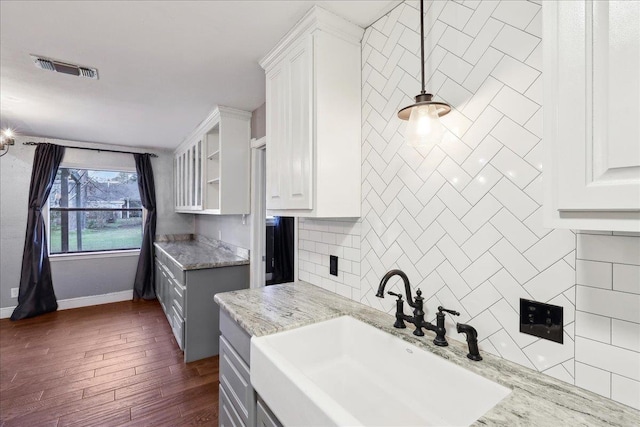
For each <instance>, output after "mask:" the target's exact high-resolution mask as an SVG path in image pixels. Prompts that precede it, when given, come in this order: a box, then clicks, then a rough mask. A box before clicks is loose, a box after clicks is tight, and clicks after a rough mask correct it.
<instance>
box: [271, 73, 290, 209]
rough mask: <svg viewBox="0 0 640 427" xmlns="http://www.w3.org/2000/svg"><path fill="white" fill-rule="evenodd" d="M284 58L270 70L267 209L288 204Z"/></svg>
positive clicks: (280, 207)
mask: <svg viewBox="0 0 640 427" xmlns="http://www.w3.org/2000/svg"><path fill="white" fill-rule="evenodd" d="M285 65H286V62H285V61H282V62H281V63H280V64H278V65H276V66H275V67H274V69H273V70H271V71H270V72H269V73H268V74H267V76H266V77H267V82H266V85H267V88H266V90H267V92H266V96H267V101H268V102H267V123H266V125H267V135H269V143H268V144H269V145H268V148H267V159H266V162H267V165H268V166H267V168H266V179H267V183H266V204H267V209H284V208H286V204H285V203H286V200H285V198H286V190H284V188H283V187H284V184H285V183H286V182H285V181H284V175H285V174H284V171H285V170H286V168H287V166H286V165H287V161H288V159H287V158H285V155H286V151H285V149H284V147H285V145H286V144H287V123H288V112H287V94H288V84H287V68H286V66H285Z"/></svg>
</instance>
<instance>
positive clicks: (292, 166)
mask: <svg viewBox="0 0 640 427" xmlns="http://www.w3.org/2000/svg"><path fill="white" fill-rule="evenodd" d="M312 40H313V36H311V35H308V36H306V37H304V38H303V39H302V40H301V41H300V43H299V44H298V45H297V46H294V47H293V49H292V50H291V52H290V53H289V54H288V55H287V57H286V59H285V61H286V62H287V68H288V69H289V73H288V74H289V75H288V78H289V90H288V95H289V102H288V106H289V122H288V123H287V126H288V129H289V135H288V138H287V143H286V144H285V145H284V149H285V153H284V156H283V158H284V159H287V163H286V168H287V172H286V175H287V179H286V183H287V184H288V185H287V186H286V187H285V188H286V189H287V194H286V198H287V204H286V208H287V209H312V208H313V198H312V191H313V189H312V185H313V180H312V173H313V170H312V168H313V134H312V131H313V123H314V121H313V107H312V101H313V98H312V96H313V92H312V91H313V75H312V61H313V44H312ZM267 151H269V148H267Z"/></svg>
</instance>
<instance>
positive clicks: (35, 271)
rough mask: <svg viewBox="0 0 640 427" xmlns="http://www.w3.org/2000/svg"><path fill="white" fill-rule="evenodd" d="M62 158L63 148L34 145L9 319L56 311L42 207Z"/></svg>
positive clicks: (50, 145)
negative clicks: (18, 269)
mask: <svg viewBox="0 0 640 427" xmlns="http://www.w3.org/2000/svg"><path fill="white" fill-rule="evenodd" d="M63 156H64V147H62V146H60V145H55V144H38V147H37V148H36V153H35V156H34V158H33V171H32V172H31V184H30V185H29V210H28V214H27V232H26V235H25V239H24V251H23V252H22V271H21V273H20V290H19V292H18V306H17V307H16V308H15V310H13V314H11V320H20V319H25V318H27V317H33V316H38V315H40V314H44V313H49V312H51V311H56V310H57V309H58V302H57V301H56V294H55V293H54V291H53V281H52V280H51V264H50V263H49V248H48V247H47V230H46V228H45V224H44V218H43V216H42V208H43V207H44V204H45V203H47V199H48V198H49V193H50V192H51V187H52V186H53V182H54V181H55V179H56V174H57V173H58V167H59V166H60V162H61V161H62V157H63Z"/></svg>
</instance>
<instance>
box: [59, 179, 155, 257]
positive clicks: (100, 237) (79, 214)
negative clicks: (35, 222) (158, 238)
mask: <svg viewBox="0 0 640 427" xmlns="http://www.w3.org/2000/svg"><path fill="white" fill-rule="evenodd" d="M142 231H143V230H142V203H141V202H140V192H139V190H138V182H137V174H136V173H135V172H121V171H102V170H90V169H72V168H60V169H59V170H58V174H57V176H56V180H55V182H54V184H53V188H52V189H51V194H50V196H49V241H50V245H49V253H51V254H61V253H73V252H96V251H113V250H123V249H139V248H140V245H141V243H142Z"/></svg>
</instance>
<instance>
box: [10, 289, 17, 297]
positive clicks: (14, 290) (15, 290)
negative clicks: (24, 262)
mask: <svg viewBox="0 0 640 427" xmlns="http://www.w3.org/2000/svg"><path fill="white" fill-rule="evenodd" d="M11 298H18V288H11Z"/></svg>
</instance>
